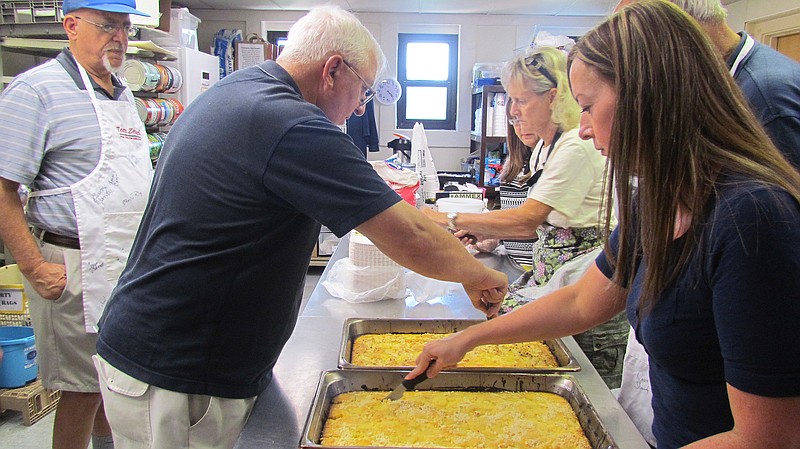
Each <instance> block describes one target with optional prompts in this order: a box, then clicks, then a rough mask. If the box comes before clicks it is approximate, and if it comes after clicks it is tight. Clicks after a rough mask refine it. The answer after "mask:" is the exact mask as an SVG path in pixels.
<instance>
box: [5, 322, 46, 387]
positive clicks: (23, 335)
mask: <svg viewBox="0 0 800 449" xmlns="http://www.w3.org/2000/svg"><path fill="white" fill-rule="evenodd" d="M0 348H2V349H3V361H2V362H0V388H17V387H22V386H24V385H25V384H26V383H28V382H30V381H32V380H34V379H36V375H37V374H39V365H38V364H36V346H35V345H34V338H33V328H32V327H29V326H0Z"/></svg>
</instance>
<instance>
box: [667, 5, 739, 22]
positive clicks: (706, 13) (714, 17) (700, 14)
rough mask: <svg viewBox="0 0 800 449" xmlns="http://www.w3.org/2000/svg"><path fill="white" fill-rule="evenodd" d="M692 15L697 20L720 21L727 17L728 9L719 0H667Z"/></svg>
mask: <svg viewBox="0 0 800 449" xmlns="http://www.w3.org/2000/svg"><path fill="white" fill-rule="evenodd" d="M669 1H670V2H672V3H674V4H676V5H678V7H679V8H681V9H682V10H684V11H686V14H689V15H690V16H692V17H694V20H697V21H698V22H707V23H721V22H725V20H726V19H727V17H728V11H726V10H725V7H724V6H722V2H721V1H720V0H669Z"/></svg>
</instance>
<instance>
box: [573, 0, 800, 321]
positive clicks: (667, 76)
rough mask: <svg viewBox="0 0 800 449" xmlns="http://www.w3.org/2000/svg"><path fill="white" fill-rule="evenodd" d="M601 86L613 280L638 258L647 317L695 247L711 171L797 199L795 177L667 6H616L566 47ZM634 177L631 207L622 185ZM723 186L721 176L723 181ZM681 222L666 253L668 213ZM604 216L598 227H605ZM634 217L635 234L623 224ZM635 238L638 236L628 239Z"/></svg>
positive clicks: (686, 20) (704, 42) (702, 41)
mask: <svg viewBox="0 0 800 449" xmlns="http://www.w3.org/2000/svg"><path fill="white" fill-rule="evenodd" d="M575 59H580V60H581V61H583V62H584V63H586V64H587V65H588V66H589V67H590V70H593V71H595V73H597V74H599V75H600V76H601V77H602V78H604V79H606V80H607V81H608V82H609V83H611V84H612V85H613V86H614V88H615V89H616V92H617V105H616V112H615V115H614V124H613V129H612V131H611V142H610V145H609V148H608V157H609V161H610V164H611V173H612V176H613V181H614V182H610V183H608V184H607V185H608V186H609V187H608V191H607V197H609V198H610V197H611V193H612V189H614V190H615V191H616V194H617V198H618V200H619V204H620V208H619V219H620V226H619V232H620V233H619V237H620V241H619V242H620V244H619V249H618V252H617V253H616V254H612V253H611V252H610V250H609V249H608V245H606V251H607V255H608V258H609V260H610V261H611V262H612V263H613V264H615V266H616V272H615V282H621V283H626V284H627V285H631V282H632V281H633V276H634V275H635V270H636V263H637V258H638V256H637V255H639V254H643V255H644V256H645V257H646V258H647V260H648V262H647V263H648V269H647V272H646V274H645V277H644V285H643V288H642V295H641V298H640V306H639V307H640V311H642V312H643V313H648V312H649V311H650V310H652V307H653V306H654V305H655V303H656V301H657V298H658V296H659V294H660V293H661V292H662V291H663V290H664V288H665V287H666V286H667V285H668V284H669V283H671V282H672V281H674V280H675V279H676V277H677V276H678V275H679V274H680V273H681V271H682V270H683V269H684V268H685V266H686V265H687V263H688V260H689V257H690V255H691V253H692V252H693V251H696V250H697V249H698V247H699V246H700V245H702V243H703V242H702V241H701V239H702V233H701V230H702V226H701V225H702V224H704V222H705V221H706V220H707V214H708V212H709V206H710V205H711V204H712V203H713V201H714V196H715V194H716V189H717V188H719V187H720V186H721V183H722V182H726V181H723V177H722V176H721V175H738V176H740V177H744V178H746V179H750V180H754V181H756V182H760V183H763V184H764V185H769V186H777V187H779V188H781V189H784V190H786V191H787V192H789V193H790V194H791V195H792V196H793V197H794V198H795V199H797V201H799V202H800V174H798V172H797V171H795V169H794V168H793V167H792V166H791V165H790V163H789V162H788V161H787V160H786V159H785V158H784V157H783V155H782V154H781V153H780V152H779V151H778V150H777V149H776V148H775V146H774V145H773V144H772V142H771V141H770V139H769V137H767V135H766V133H765V132H764V130H763V129H762V127H761V125H760V124H759V123H758V121H757V119H756V118H755V117H754V116H753V114H752V112H750V109H749V107H748V106H747V104H746V102H745V99H744V97H743V96H742V94H741V92H740V90H739V87H738V86H737V85H736V83H735V82H734V81H733V78H731V76H730V75H729V73H728V70H727V68H726V67H725V66H724V64H723V61H722V58H720V57H719V55H718V54H717V53H716V52H715V49H714V47H713V46H712V44H711V42H710V41H709V40H708V38H707V36H706V35H705V34H704V32H703V31H702V30H701V29H700V28H699V26H698V25H697V22H695V20H694V19H692V18H690V17H689V16H688V15H687V14H686V13H684V12H683V11H681V10H680V9H679V8H678V7H676V6H675V5H673V4H671V3H668V2H665V1H661V0H644V1H642V2H640V3H636V4H633V5H631V6H628V7H626V8H624V9H623V10H621V11H620V12H619V13H617V14H615V15H613V16H611V17H610V18H608V19H607V20H606V21H605V22H603V23H601V24H600V25H598V26H597V27H596V28H595V29H593V30H592V31H590V32H589V33H587V34H586V35H585V36H584V37H583V38H582V39H581V40H580V41H579V42H578V44H577V45H576V46H575V47H574V48H573V50H572V52H571V53H570V57H569V64H570V67H571V64H572V63H573V62H574V61H575ZM633 178H637V179H638V189H637V193H636V195H637V197H638V198H637V201H636V202H635V203H634V201H633V196H634V192H633V190H634V188H633V187H632V186H631V182H629V181H630V180H631V179H633ZM724 179H725V180H728V179H731V177H729V176H725V178H724ZM679 211H680V212H681V214H684V215H685V216H687V217H686V218H689V220H690V223H691V226H690V227H689V230H688V232H687V233H686V234H685V238H686V242H685V244H683V245H680V248H675V245H673V241H674V229H675V221H676V216H677V214H678V213H679ZM610 214H611V213H610V211H609V212H608V214H607V216H606V228H609V227H610V223H611V216H610ZM633 216H637V217H638V227H637V229H631V228H630V226H631V223H632V221H631V219H632V217H633ZM631 233H633V235H636V234H639V235H640V238H639V239H634V238H633V236H632V235H631Z"/></svg>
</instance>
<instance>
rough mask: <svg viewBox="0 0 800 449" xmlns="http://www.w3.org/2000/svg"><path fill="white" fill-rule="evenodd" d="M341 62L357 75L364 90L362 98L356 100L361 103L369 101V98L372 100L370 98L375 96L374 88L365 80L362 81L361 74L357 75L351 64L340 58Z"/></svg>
mask: <svg viewBox="0 0 800 449" xmlns="http://www.w3.org/2000/svg"><path fill="white" fill-rule="evenodd" d="M342 62H344V65H346V66H347V68H348V69H350V70H351V71H352V72H353V73H354V74H355V75H356V76H357V77H358V79H359V80H361V87H362V89H363V90H364V98H361V99H360V100H358V102H359V103H360V104H361V105H365V104H367V103H369V102H370V100H372V98H373V97H374V96H375V89H373V88H372V86H370V85H369V84H367V82H366V81H364V78H362V77H361V75H359V74H358V72H356V69H354V68H353V66H351V65H350V63H348V62H347V61H345V60H344V59H342Z"/></svg>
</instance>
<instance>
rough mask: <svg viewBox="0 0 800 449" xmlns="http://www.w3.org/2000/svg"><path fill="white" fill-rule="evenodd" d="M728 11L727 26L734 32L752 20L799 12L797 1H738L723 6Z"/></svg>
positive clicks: (799, 6)
mask: <svg viewBox="0 0 800 449" xmlns="http://www.w3.org/2000/svg"><path fill="white" fill-rule="evenodd" d="M725 7H726V8H727V9H728V24H730V26H731V28H733V29H734V30H736V31H740V30H743V29H744V24H745V23H747V22H750V21H753V20H757V19H763V18H765V17H769V16H774V15H779V14H783V13H786V12H789V11H798V10H800V1H798V0H738V1H735V2H732V3H729V4H727V5H726V6H725Z"/></svg>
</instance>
